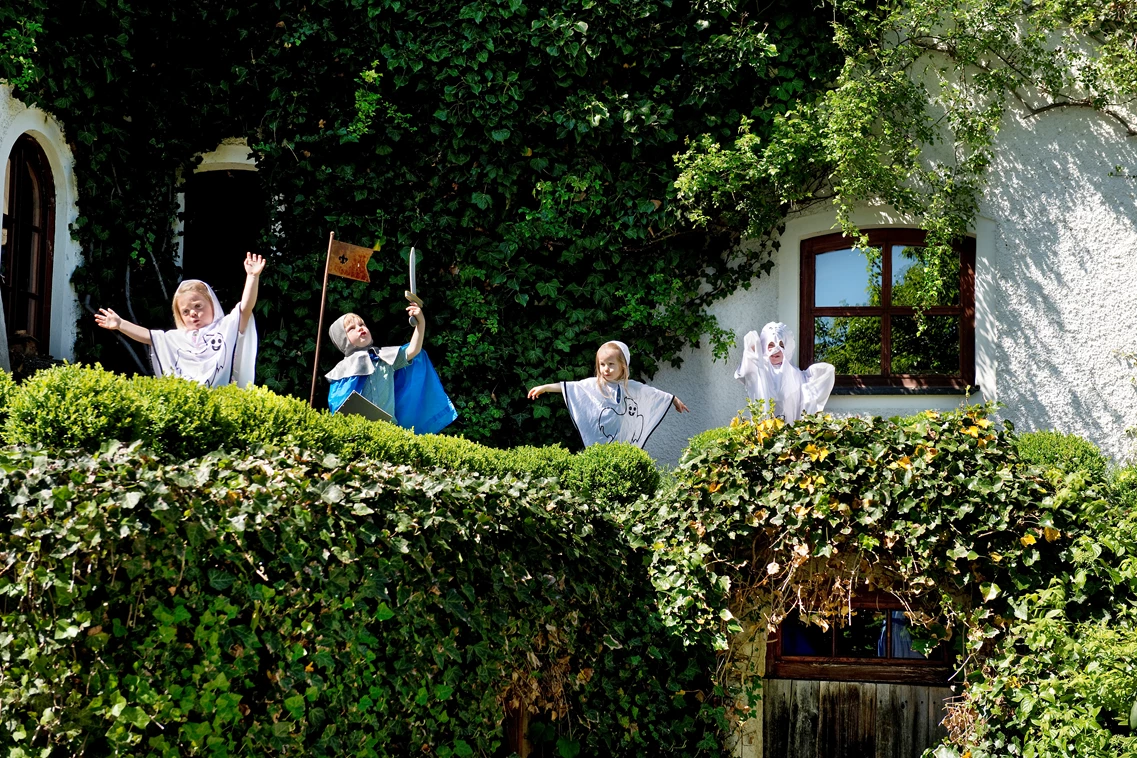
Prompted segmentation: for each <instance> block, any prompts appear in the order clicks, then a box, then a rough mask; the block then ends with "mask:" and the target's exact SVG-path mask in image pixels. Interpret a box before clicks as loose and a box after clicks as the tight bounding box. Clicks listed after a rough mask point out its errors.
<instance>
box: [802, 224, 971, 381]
mask: <svg viewBox="0 0 1137 758" xmlns="http://www.w3.org/2000/svg"><path fill="white" fill-rule="evenodd" d="M868 235H869V245H870V246H872V247H876V248H880V249H881V253H882V260H881V301H882V305H880V306H824V307H819V306H816V305H815V304H814V299H815V295H816V285H817V256H818V255H819V254H821V253H829V252H833V251H836V250H844V249H847V248H849V247H851V246H852V245H853V242H854V241H853V240H852V239H851V238H849V237H846V236H845V235H843V234H827V235H825V236H822V237H812V238H810V239H806V240H802V243H801V347H800V351H801V356H800V357H801V364H800V365H801V366H802V367H803V368H804V367H808V366H809V365H811V364H812V363H813V362H814V343H813V341H814V337H815V332H814V319H817V318H826V317H835V316H870V317H879V318H880V319H881V373H879V374H838V375H837V378H836V386H837V387H857V388H874V387H878V388H902V389H909V390H918V389H922V388H928V389H932V388H936V389H954V390H961V391H962V390H964V389H966V388H967V387H972V388H973V389H974V384H975V240H974V239H972V238H970V237H967V238H964V239H963V240H962V241H961V242H959V243H958V244H957V245H956V246H955V249H956V250H957V251H958V253H959V259H960V260H959V262H960V265H959V277H960V282H959V305H946V306H936V307H931V308H926V309H925V310H924V312H925V313H927V314H928V315H930V316H958V317H959V318H960V325H959V341H960V350H959V365H960V371H959V373H958V374H955V375H948V374H919V375H916V374H892V373H890V372H889V370H888V367H889V366H890V365H891V361H892V344H891V336H892V317H893V316H912V315H914V314H915V313H916V308H914V307H911V306H894V305H892V254H891V248H892V246H893V245H903V246H915V247H919V246H923V245H924V244H925V239H926V236H927V235H926V233H925V232H923V231H921V230H919V229H874V230H871V231H869V233H868Z"/></svg>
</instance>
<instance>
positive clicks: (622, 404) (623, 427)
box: [529, 342, 687, 448]
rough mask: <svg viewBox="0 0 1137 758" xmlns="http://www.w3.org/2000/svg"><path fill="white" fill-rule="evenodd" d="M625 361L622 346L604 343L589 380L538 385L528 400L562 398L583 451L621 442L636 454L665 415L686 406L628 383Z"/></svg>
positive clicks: (627, 359)
mask: <svg viewBox="0 0 1137 758" xmlns="http://www.w3.org/2000/svg"><path fill="white" fill-rule="evenodd" d="M631 358H632V356H631V352H630V351H629V350H628V346H627V345H625V344H624V343H623V342H605V343H604V344H603V345H601V346H600V349H599V350H597V351H596V377H595V378H591V377H590V378H588V379H581V380H580V381H577V382H557V383H555V384H542V385H540V386H538V387H534V388H532V389H531V390H529V399H530V400H533V399H535V398H537V397H540V396H541V395H542V394H544V393H546V392H559V393H561V394H563V395H564V396H565V405H567V406H568V410H569V416H571V417H572V422H573V424H574V425H575V426H576V430H577V432H579V433H580V439H581V441H583V442H584V446H585V447H588V446H589V445H596V444H604V443H608V442H627V443H630V444H632V445H635V446H636V447H641V448H642V447H643V446H644V445H645V444H646V443H647V440H648V437H650V436H651V433H652V432H654V431H655V428H656V427H657V426H659V423H660V422H661V421H663V417H664V416H666V415H667V411H668V410H670V409H671V408H672V407H674V408H675V410H676V411H678V412H679V413H686V412H687V406H686V405H684V404H683V401H682V400H680V399H679V398H677V397H675V396H674V395H672V394H670V393H667V392H663V391H662V390H657V389H655V388H654V387H649V386H648V385H646V384H641V383H640V382H634V381H631V380H630V379H628V364H629V363H630V362H631Z"/></svg>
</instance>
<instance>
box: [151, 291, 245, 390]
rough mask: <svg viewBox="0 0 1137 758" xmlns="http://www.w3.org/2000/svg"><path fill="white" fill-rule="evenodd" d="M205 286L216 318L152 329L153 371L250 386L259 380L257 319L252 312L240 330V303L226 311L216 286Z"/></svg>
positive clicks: (209, 384) (215, 384)
mask: <svg viewBox="0 0 1137 758" xmlns="http://www.w3.org/2000/svg"><path fill="white" fill-rule="evenodd" d="M203 284H204V282H203ZM205 287H206V289H207V290H208V291H209V298H210V300H211V301H212V303H213V322H212V323H211V324H210V325H209V326H206V327H203V328H201V329H194V330H191V329H182V328H179V329H171V330H169V331H160V330H157V329H151V330H150V365H151V367H152V368H153V370H154V375H155V376H178V377H181V378H183V379H189V380H190V381H193V382H197V383H198V384H204V385H205V386H207V387H220V386H221V385H224V384H229V383H230V382H232V383H234V384H236V385H238V386H240V387H247V386H249V385H250V384H252V383H253V382H254V381H255V380H256V363H257V326H256V323H255V322H254V321H253V317H252V316H250V317H249V324H248V326H247V327H245V333H244V334H241V333H240V332H239V329H240V326H241V304H240V303H238V304H237V305H236V306H234V308H233V310H231V311H229V313H224V311H222V310H221V303H220V301H218V299H217V295H216V294H214V292H213V288H212V287H210V286H209V285H208V284H206V285H205ZM223 313H224V315H221V314H223Z"/></svg>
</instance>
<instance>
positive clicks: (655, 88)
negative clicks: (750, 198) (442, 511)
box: [0, 0, 837, 444]
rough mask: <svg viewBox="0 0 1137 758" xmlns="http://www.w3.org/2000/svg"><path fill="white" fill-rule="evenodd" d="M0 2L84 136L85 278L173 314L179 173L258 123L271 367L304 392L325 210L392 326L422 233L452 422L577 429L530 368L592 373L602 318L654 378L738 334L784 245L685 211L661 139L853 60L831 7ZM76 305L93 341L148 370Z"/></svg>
mask: <svg viewBox="0 0 1137 758" xmlns="http://www.w3.org/2000/svg"><path fill="white" fill-rule="evenodd" d="M0 21H2V22H4V23H5V24H9V25H10V28H11V29H12V31H11V32H10V33H9V34H8V35H6V37H5V51H6V52H7V53H8V54H7V55H5V56H0V60H2V61H3V65H4V66H5V72H4V73H5V75H7V76H8V77H9V78H10V79H11V80H12V81H13V82H14V83H16V84H17V89H16V93H17V96H18V97H20V98H21V99H23V100H24V101H26V102H28V103H32V104H35V105H37V106H39V107H42V108H44V109H45V110H47V111H49V112H50V113H52V114H54V115H55V116H56V117H57V118H58V119H59V120H60V122H61V123H62V124H63V125H64V127H65V129H66V130H67V133H68V138H69V139H70V140H71V142H72V145H73V150H74V153H75V159H76V175H77V178H78V184H79V194H80V209H81V215H80V217H79V219H78V220H77V222H76V224H75V226H74V229H73V233H74V234H75V235H76V236H77V237H78V238H79V240H80V241H81V243H82V248H83V254H84V257H85V265H84V266H83V268H82V269H81V270H80V271H79V272H78V273H77V275H76V276H75V278H74V284H75V287H76V289H77V290H78V292H79V297H80V299H81V301H84V302H85V301H87V299H88V298H91V299H92V300H91V302H92V304H93V305H106V306H110V307H115V308H116V309H118V310H119V311H120V312H125V305H126V301H127V291H126V288H125V282H126V278H127V272H128V271H129V272H130V282H131V286H130V302H131V304H132V306H133V310H134V312H135V314H136V315H137V318H138V320H139V321H142V322H145V323H146V324H147V325H154V326H156V327H160V326H164V325H167V322H168V320H169V316H168V304H167V302H166V301H165V297H164V296H163V295H162V292H163V291H167V292H168V291H169V290H170V288H171V287H172V285H173V283H174V282H175V281H176V279H177V277H178V272H177V271H176V270H175V269H174V267H173V265H172V250H173V248H174V239H173V235H172V233H171V228H172V226H171V219H172V215H173V214H174V212H175V207H176V192H177V190H178V185H177V181H178V178H179V176H185V175H186V174H187V173H188V172H189V171H191V170H192V168H193V156H194V155H195V154H196V153H199V152H202V151H208V150H211V149H213V148H214V147H215V146H216V145H217V144H218V142H219V141H220V140H221V139H222V138H228V137H244V138H246V139H247V140H248V144H249V145H250V146H251V147H252V149H253V151H254V153H255V158H256V162H257V166H258V169H259V171H258V177H259V179H260V181H261V182H262V183H263V185H264V189H265V196H266V197H267V198H269V201H268V203H269V206H270V207H269V208H268V209H267V212H268V214H269V216H270V222H269V228H267V229H265V230H264V232H265V233H264V238H263V245H264V248H263V250H264V252H268V253H270V261H269V269H268V272H267V274H266V276H265V279H264V284H263V286H262V294H261V303H260V305H259V309H258V311H259V312H258V322H259V324H260V327H261V331H262V334H263V339H262V352H261V358H260V362H259V375H260V376H261V377H262V378H263V381H264V382H265V383H266V384H267V385H268V386H269V387H271V388H273V389H277V390H284V391H288V392H295V393H297V394H301V395H304V394H305V393H306V389H307V383H308V379H309V376H310V371H311V368H310V367H311V359H312V356H313V350H314V343H315V321H316V312H317V308H318V297H319V286H320V276H321V273H322V271H321V265H322V257H323V250H324V248H325V246H326V240H327V233H328V232H329V231H331V230H335V231H336V232H337V236H338V237H339V238H340V239H343V240H347V241H352V242H356V243H361V244H366V245H369V246H370V245H373V244H378V243H382V247H381V250H380V251H379V253H378V254H377V255H376V256H375V258H374V259H373V261H374V262H373V264H372V277H373V283H372V285H371V286H370V287H368V286H365V285H361V284H355V283H350V282H347V281H340V280H336V281H333V283H332V286H331V294H330V307H331V310H332V312H333V314H335V313H339V312H342V311H346V310H357V311H360V312H361V313H363V314H364V315H365V316H367V317H369V318H370V319H371V320H372V321H373V322H374V325H375V327H376V329H375V331H376V332H377V333H378V334H379V335H380V339H386V340H388V341H393V340H401V339H403V337H404V335H403V331H404V329H405V328H404V326H403V324H404V323H405V318H404V317H403V316H402V315H401V309H402V291H403V289H404V288H405V273H404V272H405V263H404V261H405V256H406V253H407V250H408V249H409V247H410V246H412V245H414V246H415V247H416V248H417V249H418V250H419V251H421V252H422V253H423V255H424V263H423V265H422V266H421V267H420V269H419V282H420V287H421V290H422V294H423V296H424V298H425V300H426V303H427V310H426V312H427V316H428V319H429V324H430V328H429V332H428V340H427V347H428V350H429V351H430V352H431V355H432V357H433V360H434V362H435V364H436V365H437V366H438V367H439V369H440V373H441V374H442V377H443V380H444V382H445V384H446V386H447V387H448V389H449V390H450V392H451V393H452V395H453V397H454V399H455V401H456V404H457V406H458V408H459V411H460V413H461V419H460V422H459V424H458V425H457V427H456V428H455V431H458V432H464V433H466V434H467V435H469V436H471V437H472V438H475V439H480V440H492V441H494V442H497V443H516V442H519V441H527V440H539V441H542V442H547V441H551V440H552V439H561V440H563V441H565V442H568V443H570V444H575V441H574V440H573V431H572V426H571V424H570V423H569V422H568V420H567V418H566V417H565V415H564V411H563V409H562V408H560V407H559V406H557V405H555V404H546V403H538V404H531V403H529V402H528V401H526V400H525V399H524V392H523V390H524V388H525V387H526V386H527V385H530V384H532V383H535V382H538V381H539V382H547V381H552V380H557V379H565V378H581V377H583V376H585V375H587V374H588V373H589V371H590V369H591V365H592V355H593V353H594V351H595V349H596V347H597V346H598V345H599V344H600V343H601V342H602V341H604V340H606V339H609V338H617V337H618V338H621V339H623V340H624V341H626V342H628V343H629V344H630V345H631V347H632V351H633V353H634V358H633V361H634V367H635V370H636V372H637V373H638V374H639V375H645V376H651V375H652V374H653V373H654V371H655V369H656V367H657V366H658V365H660V363H667V362H672V361H677V360H678V355H679V351H680V349H681V348H682V347H683V346H684V345H687V344H696V343H699V342H700V340H703V339H709V340H710V341H711V343H712V344H714V345H716V346H718V347H720V348H721V347H723V346H725V345H726V344H727V343H728V342H729V340H730V338H731V335H729V334H726V333H724V332H722V331H720V330H717V329H716V327H715V324H714V321H713V319H712V318H710V317H709V316H708V315H707V311H706V307H707V305H708V304H710V303H712V302H713V301H715V300H716V299H718V298H721V297H722V296H724V295H726V294H728V293H730V292H732V291H734V290H735V289H737V288H738V287H739V286H745V285H746V284H747V283H749V281H750V280H751V278H752V277H753V276H755V275H757V274H760V273H761V272H763V271H765V270H768V267H769V265H770V264H769V259H768V254H769V252H770V248H769V246H768V245H759V246H757V247H755V248H753V249H751V248H747V249H746V250H740V249H738V248H736V247H735V246H734V243H735V242H736V241H737V232H736V231H729V230H727V229H725V228H710V229H700V228H696V227H694V226H692V225H691V224H690V223H689V222H687V221H684V220H682V218H681V216H680V214H679V212H678V211H677V209H676V205H675V202H674V200H675V189H674V187H673V183H674V181H675V179H676V176H677V173H678V172H677V169H676V167H675V164H674V160H673V156H675V155H676V154H677V153H679V152H681V151H682V150H683V149H684V145H685V140H686V139H687V138H688V137H689V136H691V135H696V134H702V133H706V132H711V133H715V134H719V135H722V136H723V137H728V136H730V135H731V134H733V132H734V130H735V129H737V126H738V123H739V119H740V118H741V117H742V116H748V117H750V118H753V119H755V120H756V124H757V127H756V128H757V129H758V130H759V131H760V132H761V130H762V129H764V128H765V126H766V125H768V124H769V123H770V122H771V119H772V117H773V115H774V114H776V113H779V112H785V111H786V110H787V109H788V108H789V107H790V106H791V105H792V104H793V103H794V102H796V101H797V100H798V99H800V98H802V97H803V96H806V95H807V94H808V93H809V92H813V91H816V90H818V89H819V88H820V87H822V86H823V85H824V84H826V83H827V82H828V81H829V80H830V79H831V78H832V76H833V74H834V70H835V69H834V67H835V65H836V62H837V59H836V58H835V57H834V54H833V53H834V49H833V47H832V45H831V43H830V41H829V40H830V35H829V34H828V33H826V31H825V30H826V26H825V23H826V13H825V11H824V10H823V9H821V8H818V9H815V10H814V11H811V12H810V13H804V14H803V13H802V12H801V11H800V8H799V7H798V6H797V5H796V4H793V3H789V2H775V3H773V4H768V5H764V6H763V7H762V8H761V9H757V10H756V9H755V8H752V7H750V6H749V5H745V4H742V3H738V4H735V3H723V4H720V3H708V4H703V3H673V2H664V1H661V0H634V1H633V2H614V1H612V0H603V1H600V2H596V1H594V0H583V1H577V0H574V1H572V2H565V3H559V4H557V3H554V4H551V5H550V4H542V5H530V4H526V3H524V2H521V0H502V1H501V2H472V3H455V2H450V1H449V0H445V1H440V2H431V3H425V4H424V3H406V2H401V1H399V0H367V1H366V2H365V1H363V0H350V1H348V0H316V2H309V3H306V4H303V5H299V6H297V5H292V4H282V3H279V2H268V1H265V2H252V3H246V4H242V5H241V6H240V7H235V6H227V5H219V4H216V3H213V2H206V1H204V0H203V1H200V2H195V3H190V4H181V5H178V6H177V7H176V8H174V7H169V6H154V5H152V4H148V3H132V2H119V3H114V4H105V3H84V4H81V5H79V6H77V7H74V8H70V9H68V11H67V12H61V11H60V10H59V9H58V8H57V7H55V6H53V5H50V4H48V3H46V2H43V0H20V1H19V2H15V3H9V4H7V5H6V6H5V8H4V9H3V10H2V11H0ZM205 41H208V44H206V43H205ZM777 209H778V203H777V202H776V201H775V200H771V206H770V213H769V214H768V216H769V217H768V221H769V225H770V226H771V227H772V226H774V225H775V224H776V223H777V220H778V218H780V214H779V213H778V212H777ZM227 264H228V262H225V261H218V262H217V265H218V266H224V265H227ZM234 265H235V264H234ZM81 326H82V328H81V330H80V337H79V345H78V354H79V356H80V357H81V358H87V359H91V358H98V359H100V360H102V361H103V362H104V363H105V364H106V365H109V366H115V367H117V368H121V369H126V370H131V369H132V368H133V366H134V363H133V362H132V361H131V360H130V359H129V357H128V356H126V354H125V353H124V352H123V348H122V347H121V345H119V344H118V343H117V342H115V341H114V340H113V339H112V338H111V337H110V336H109V335H107V334H100V333H97V332H96V330H95V329H94V327H93V325H92V324H91V323H89V322H88V321H85V320H84V321H82V324H81ZM387 335H391V336H390V337H388V336H387ZM333 360H334V356H333V355H332V354H331V351H330V350H329V353H328V354H326V355H324V356H323V361H324V364H325V367H327V366H329V365H330V364H331V363H332V361H333ZM550 418H552V419H553V423H549V419H550Z"/></svg>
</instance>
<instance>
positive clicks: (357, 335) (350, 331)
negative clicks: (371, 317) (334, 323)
mask: <svg viewBox="0 0 1137 758" xmlns="http://www.w3.org/2000/svg"><path fill="white" fill-rule="evenodd" d="M344 331H345V332H347V341H348V342H349V343H350V344H351V346H352V347H356V348H365V347H371V342H372V337H371V332H370V331H368V329H367V324H365V323H363V319H354V320H352V321H349V322H348V323H346V324H344Z"/></svg>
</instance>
